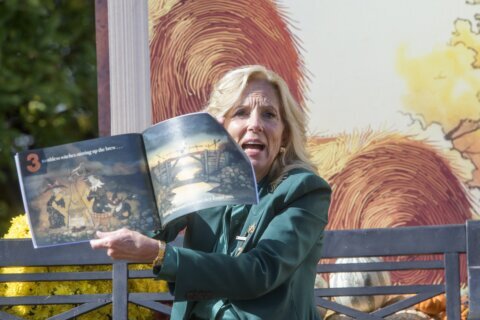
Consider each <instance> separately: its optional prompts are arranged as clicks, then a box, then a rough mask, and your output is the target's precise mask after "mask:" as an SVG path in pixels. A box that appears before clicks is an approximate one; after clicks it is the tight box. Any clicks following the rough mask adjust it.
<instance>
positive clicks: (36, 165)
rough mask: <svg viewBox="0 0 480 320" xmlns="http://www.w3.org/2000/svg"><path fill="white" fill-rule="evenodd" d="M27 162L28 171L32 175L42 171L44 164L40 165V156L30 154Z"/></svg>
mask: <svg viewBox="0 0 480 320" xmlns="http://www.w3.org/2000/svg"><path fill="white" fill-rule="evenodd" d="M26 158H27V161H28V162H29V164H28V165H27V170H28V171H29V172H31V173H35V172H37V171H38V170H40V168H41V166H42V164H41V163H40V159H39V158H38V154H36V153H29V154H27V156H26Z"/></svg>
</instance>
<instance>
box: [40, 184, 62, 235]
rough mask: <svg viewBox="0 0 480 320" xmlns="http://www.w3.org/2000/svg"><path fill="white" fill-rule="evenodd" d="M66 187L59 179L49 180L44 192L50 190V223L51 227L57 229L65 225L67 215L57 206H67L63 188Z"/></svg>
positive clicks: (48, 206) (48, 211) (48, 202)
mask: <svg viewBox="0 0 480 320" xmlns="http://www.w3.org/2000/svg"><path fill="white" fill-rule="evenodd" d="M64 188H66V187H65V186H64V185H63V184H60V183H59V182H58V181H56V180H54V181H48V182H47V187H46V189H45V191H44V192H47V191H50V192H51V195H50V199H48V201H47V213H48V223H49V224H50V228H52V229H57V228H61V227H64V226H65V216H64V215H63V214H62V213H61V212H60V211H59V210H58V209H57V208H65V199H64V195H63V189H64Z"/></svg>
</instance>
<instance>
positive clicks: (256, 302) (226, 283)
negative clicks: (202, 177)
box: [91, 66, 331, 320]
mask: <svg viewBox="0 0 480 320" xmlns="http://www.w3.org/2000/svg"><path fill="white" fill-rule="evenodd" d="M206 111H207V112H210V113H211V114H213V115H214V116H216V117H217V118H218V119H219V121H220V122H221V123H222V124H223V125H224V127H225V128H226V129H227V131H228V132H229V133H230V135H231V136H232V137H233V139H234V140H235V141H236V142H237V143H238V144H239V145H240V146H241V147H242V148H243V150H244V151H245V153H246V154H247V156H248V157H249V159H250V161H251V162H252V165H253V168H254V171H255V175H256V179H257V182H258V188H259V196H260V202H259V203H258V204H257V205H253V206H252V205H238V206H227V207H219V208H214V209H208V210H202V211H200V212H196V213H193V214H190V215H188V216H186V217H184V218H183V219H182V218H181V219H178V220H177V221H174V222H172V223H171V224H169V225H168V228H167V229H166V230H162V232H161V233H159V234H157V235H155V237H156V238H157V239H161V240H160V241H157V240H154V239H151V238H149V237H146V236H143V235H141V234H139V233H137V232H133V231H130V230H126V229H122V230H118V231H115V232H110V233H99V238H100V239H97V240H92V241H91V245H92V247H93V248H105V249H107V250H108V251H107V253H108V254H109V255H110V256H111V257H113V258H116V259H127V260H135V261H145V262H149V261H150V262H151V261H154V272H155V274H156V275H157V277H158V278H159V279H163V280H167V281H168V282H169V283H170V285H171V286H170V287H171V289H172V291H173V294H174V295H175V303H174V306H173V310H172V319H302V320H304V319H315V318H317V317H318V315H317V313H316V308H315V303H314V297H313V287H314V279H315V275H316V265H317V263H318V260H319V258H320V251H321V244H322V236H323V230H324V227H325V225H326V223H327V211H328V206H329V203H330V193H331V191H330V188H329V186H328V185H327V183H326V182H325V181H324V180H322V179H321V178H319V177H318V176H317V175H316V174H315V173H314V172H315V169H314V167H313V165H312V164H311V163H310V161H309V160H308V157H307V153H306V149H305V141H306V137H305V115H304V113H303V112H302V110H301V109H300V107H299V106H298V105H297V103H296V102H295V101H294V99H293V98H292V96H291V94H290V92H289V90H288V88H287V86H286V84H285V82H284V81H283V80H282V79H281V78H280V77H279V76H278V75H277V74H275V73H274V72H272V71H269V70H267V69H265V68H264V67H262V66H246V67H242V68H239V69H236V70H233V71H231V72H229V73H227V74H226V75H225V76H224V77H223V78H222V79H221V80H220V81H219V82H218V83H217V85H216V86H215V88H214V91H213V93H212V96H211V99H210V102H209V105H208V106H207V108H206ZM185 227H187V229H186V233H185V240H184V248H177V247H171V246H169V245H166V244H165V242H164V241H167V242H168V241H171V240H173V239H174V238H175V237H176V235H177V233H178V232H179V231H180V230H182V229H183V228H185Z"/></svg>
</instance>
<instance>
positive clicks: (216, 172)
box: [143, 113, 258, 225]
mask: <svg viewBox="0 0 480 320" xmlns="http://www.w3.org/2000/svg"><path fill="white" fill-rule="evenodd" d="M143 136H144V144H145V149H146V153H147V159H148V165H149V168H150V174H151V178H152V182H153V188H154V190H155V196H156V201H157V208H158V211H159V214H160V219H161V220H162V225H165V224H167V223H168V222H169V221H172V220H173V219H176V218H178V217H180V216H182V215H184V214H187V213H190V212H193V211H196V210H201V209H205V208H209V207H215V206H220V205H228V204H253V203H257V202H258V195H257V187H256V181H255V175H254V173H253V168H252V165H251V163H250V160H249V159H248V158H247V156H246V155H245V153H244V152H243V150H241V148H240V147H239V146H238V145H237V144H236V143H235V142H234V141H233V139H232V138H231V137H230V136H229V135H228V133H227V132H226V131H225V129H224V128H223V126H222V125H220V124H219V123H218V122H217V120H216V119H215V118H213V117H212V116H210V115H209V114H208V113H192V114H188V115H183V116H179V117H176V118H172V119H170V120H167V121H163V122H160V123H158V124H157V125H155V126H153V127H151V128H149V129H147V130H146V131H145V132H144V134H143Z"/></svg>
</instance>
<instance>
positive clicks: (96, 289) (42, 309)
mask: <svg viewBox="0 0 480 320" xmlns="http://www.w3.org/2000/svg"><path fill="white" fill-rule="evenodd" d="M4 238H5V239H18V238H30V229H29V226H28V222H27V218H26V215H19V216H16V217H14V218H13V219H12V220H11V226H10V228H9V230H8V232H7V234H6V235H5V236H4ZM150 268H151V266H150V265H132V266H129V269H136V270H146V269H150ZM111 269H112V268H111V266H66V267H15V268H13V267H11V268H0V273H32V272H75V271H77V272H78V271H110V270H111ZM128 288H129V291H130V292H166V291H168V287H167V284H166V282H164V281H157V280H154V279H135V280H130V281H129V282H128ZM111 292H112V284H111V282H109V281H105V280H99V281H56V282H9V283H6V284H5V283H4V284H0V296H5V297H21V296H36V295H39V296H48V295H73V294H106V293H111ZM73 307H74V306H73V305H37V306H14V307H3V308H0V310H2V311H5V312H8V313H10V314H12V315H16V316H20V317H23V318H25V319H46V318H49V317H52V316H53V315H56V314H60V313H62V312H65V311H68V310H69V309H71V308H73ZM111 314H112V306H111V305H107V306H105V307H102V308H99V309H97V310H94V311H91V312H89V313H87V314H85V315H82V316H79V317H78V319H80V320H88V319H95V320H97V319H111ZM128 318H129V319H152V318H153V312H152V311H150V310H148V309H145V308H143V307H139V306H137V305H134V304H130V305H129V308H128Z"/></svg>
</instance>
